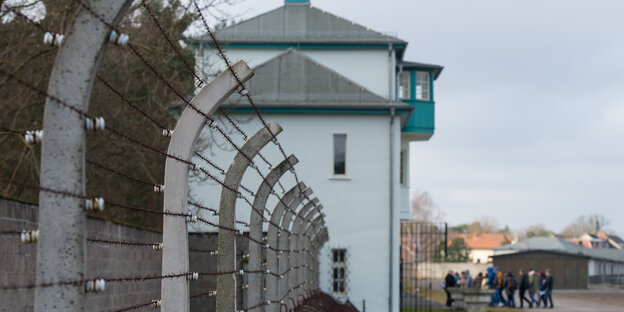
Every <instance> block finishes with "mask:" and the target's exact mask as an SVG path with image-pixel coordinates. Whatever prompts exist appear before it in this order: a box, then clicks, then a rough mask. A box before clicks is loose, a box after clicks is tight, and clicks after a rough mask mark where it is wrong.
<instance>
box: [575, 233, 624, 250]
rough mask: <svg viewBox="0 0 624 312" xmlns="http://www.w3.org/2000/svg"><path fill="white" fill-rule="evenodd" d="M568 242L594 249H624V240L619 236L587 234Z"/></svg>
mask: <svg viewBox="0 0 624 312" xmlns="http://www.w3.org/2000/svg"><path fill="white" fill-rule="evenodd" d="M568 241H570V242H572V243H575V244H578V245H581V246H584V247H587V248H593V249H623V248H624V240H622V238H620V237H619V236H617V235H614V234H607V233H604V232H598V233H597V234H590V233H585V234H583V235H581V237H579V238H573V239H569V240H568Z"/></svg>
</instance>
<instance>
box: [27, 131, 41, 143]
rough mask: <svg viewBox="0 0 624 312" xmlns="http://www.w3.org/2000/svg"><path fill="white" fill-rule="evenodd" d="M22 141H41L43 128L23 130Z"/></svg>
mask: <svg viewBox="0 0 624 312" xmlns="http://www.w3.org/2000/svg"><path fill="white" fill-rule="evenodd" d="M24 141H25V142H26V144H27V145H35V144H38V143H41V142H42V141H43V130H28V131H26V132H24Z"/></svg>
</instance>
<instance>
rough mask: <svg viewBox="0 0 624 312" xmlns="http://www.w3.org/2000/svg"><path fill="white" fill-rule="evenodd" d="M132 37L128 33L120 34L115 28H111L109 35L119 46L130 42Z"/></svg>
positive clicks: (111, 40)
mask: <svg viewBox="0 0 624 312" xmlns="http://www.w3.org/2000/svg"><path fill="white" fill-rule="evenodd" d="M129 39H130V37H129V36H128V35H127V34H120V33H118V32H117V31H115V30H111V33H110V35H109V36H108V41H109V42H112V43H114V44H116V45H119V46H125V45H126V44H128V40H129Z"/></svg>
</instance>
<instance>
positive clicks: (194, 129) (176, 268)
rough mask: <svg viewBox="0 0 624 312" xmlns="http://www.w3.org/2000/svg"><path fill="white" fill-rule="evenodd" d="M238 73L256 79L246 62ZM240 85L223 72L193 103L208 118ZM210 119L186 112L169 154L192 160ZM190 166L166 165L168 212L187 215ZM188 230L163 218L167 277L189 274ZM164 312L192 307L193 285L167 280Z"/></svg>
mask: <svg viewBox="0 0 624 312" xmlns="http://www.w3.org/2000/svg"><path fill="white" fill-rule="evenodd" d="M233 68H234V71H235V72H236V74H237V75H238V77H239V79H241V81H243V82H245V81H247V80H249V79H250V78H251V77H252V76H253V71H252V70H251V68H249V66H247V64H245V62H243V61H240V62H238V63H236V64H234V67H233ZM237 87H238V83H237V82H236V80H234V76H233V75H232V73H231V72H230V71H229V70H226V71H223V72H222V73H221V74H219V75H218V76H217V77H216V78H215V79H214V80H212V81H211V82H210V83H209V84H207V85H206V86H204V87H203V88H202V89H201V91H199V93H198V94H197V95H196V96H195V97H194V98H193V99H192V100H191V104H193V106H195V107H196V108H197V109H198V110H199V111H201V112H203V113H205V114H206V115H212V114H213V113H214V111H215V110H216V109H217V108H218V107H219V106H220V105H221V104H222V103H223V102H224V101H225V100H227V99H228V98H229V97H230V95H232V93H233V92H234V91H235V90H236V88H237ZM206 121H207V119H206V117H205V116H203V115H201V114H198V112H197V111H195V110H194V109H193V108H192V107H187V108H186V109H184V112H182V115H181V116H180V119H179V120H178V122H177V124H176V127H175V129H174V132H173V135H172V137H171V141H170V142H169V150H168V153H169V154H170V155H176V156H178V157H180V158H181V159H185V160H189V161H190V160H191V158H192V153H193V148H194V146H195V141H196V140H197V138H198V137H199V134H200V133H201V131H202V129H203V128H204V126H205V125H206ZM188 173H189V165H188V164H185V163H183V162H180V161H178V160H175V159H172V158H167V160H166V162H165V191H164V211H167V212H174V213H182V214H186V213H188V212H187V206H188V204H187V202H188V198H187V193H188ZM188 252H189V251H188V227H187V224H186V220H185V219H184V218H179V217H171V216H167V215H164V216H163V256H162V272H163V274H176V273H182V272H188V271H189V254H188ZM161 298H162V307H161V311H173V312H178V311H180V312H184V311H188V310H189V307H190V302H189V282H188V280H187V279H186V278H185V277H184V276H183V277H180V278H169V279H164V280H163V281H162V283H161Z"/></svg>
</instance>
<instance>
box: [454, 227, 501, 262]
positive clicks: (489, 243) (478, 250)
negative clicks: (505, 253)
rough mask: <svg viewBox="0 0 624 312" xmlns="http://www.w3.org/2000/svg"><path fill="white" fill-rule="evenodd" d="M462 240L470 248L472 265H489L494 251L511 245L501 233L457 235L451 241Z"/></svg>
mask: <svg viewBox="0 0 624 312" xmlns="http://www.w3.org/2000/svg"><path fill="white" fill-rule="evenodd" d="M458 238H463V239H464V241H465V242H466V245H467V246H468V248H470V259H471V260H472V262H474V263H490V262H492V256H493V255H494V249H495V248H499V247H501V246H503V245H505V244H509V243H511V239H510V238H509V237H507V236H505V234H502V233H481V234H478V233H473V234H457V235H455V237H453V239H452V240H451V241H449V242H448V244H449V246H450V245H451V244H452V242H453V240H455V239H458Z"/></svg>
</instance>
